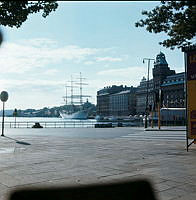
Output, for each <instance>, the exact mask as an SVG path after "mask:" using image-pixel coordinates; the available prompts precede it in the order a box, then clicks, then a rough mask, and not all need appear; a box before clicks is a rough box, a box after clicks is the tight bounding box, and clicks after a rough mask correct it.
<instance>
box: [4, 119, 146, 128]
mask: <svg viewBox="0 0 196 200" xmlns="http://www.w3.org/2000/svg"><path fill="white" fill-rule="evenodd" d="M37 122H38V121H26V122H25V121H17V122H14V121H6V122H5V123H4V126H5V128H32V126H33V125H35V123H37ZM108 123H112V126H113V127H117V126H119V122H97V121H83V120H82V121H80V120H70V121H39V124H40V125H41V126H42V127H43V128H94V127H95V124H108ZM120 124H122V127H126V126H138V127H141V126H143V123H142V122H138V123H136V124H134V123H131V122H125V123H121V122H120ZM0 127H1V123H0Z"/></svg>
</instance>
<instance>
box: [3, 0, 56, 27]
mask: <svg viewBox="0 0 196 200" xmlns="http://www.w3.org/2000/svg"><path fill="white" fill-rule="evenodd" d="M57 7H58V4H57V3H56V1H0V24H1V25H3V26H9V27H17V28H19V27H20V26H21V25H22V23H23V22H25V21H26V20H27V18H28V15H29V14H32V13H37V12H40V11H42V12H43V13H42V16H43V17H47V16H48V15H49V14H50V12H52V11H55V10H56V8H57Z"/></svg>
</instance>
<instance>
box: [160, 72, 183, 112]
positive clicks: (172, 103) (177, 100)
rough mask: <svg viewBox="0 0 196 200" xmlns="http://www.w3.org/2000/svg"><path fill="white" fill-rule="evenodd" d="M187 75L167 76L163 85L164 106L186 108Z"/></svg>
mask: <svg viewBox="0 0 196 200" xmlns="http://www.w3.org/2000/svg"><path fill="white" fill-rule="evenodd" d="M184 84H185V73H184V72H182V73H178V74H175V75H171V76H167V78H166V79H164V81H163V84H162V85H161V90H162V93H163V95H162V97H163V99H162V106H163V107H167V108H183V107H185V106H186V105H185V87H184Z"/></svg>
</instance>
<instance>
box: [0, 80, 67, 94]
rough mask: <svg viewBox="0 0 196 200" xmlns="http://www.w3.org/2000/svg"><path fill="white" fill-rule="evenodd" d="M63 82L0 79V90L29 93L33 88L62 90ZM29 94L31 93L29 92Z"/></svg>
mask: <svg viewBox="0 0 196 200" xmlns="http://www.w3.org/2000/svg"><path fill="white" fill-rule="evenodd" d="M63 85H64V81H56V80H39V79H36V81H35V80H17V79H0V89H1V90H3V89H7V90H15V91H16V90H23V91H24V90H27V91H31V90H32V89H33V88H40V90H42V89H43V88H49V90H50V89H51V87H52V88H53V89H54V88H63ZM30 93H31V92H30Z"/></svg>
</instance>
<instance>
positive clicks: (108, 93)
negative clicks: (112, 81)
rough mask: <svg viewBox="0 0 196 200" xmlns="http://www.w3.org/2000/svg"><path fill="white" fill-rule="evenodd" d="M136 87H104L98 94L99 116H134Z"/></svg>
mask: <svg viewBox="0 0 196 200" xmlns="http://www.w3.org/2000/svg"><path fill="white" fill-rule="evenodd" d="M135 91H136V88H134V87H127V86H124V87H123V85H120V86H116V85H113V86H111V87H104V88H103V89H101V90H99V91H98V92H97V114H98V115H101V116H128V115H134V114H135V112H136V111H135V109H136V99H135Z"/></svg>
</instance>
